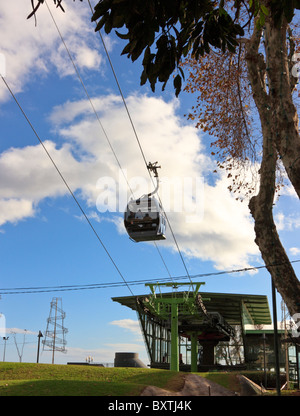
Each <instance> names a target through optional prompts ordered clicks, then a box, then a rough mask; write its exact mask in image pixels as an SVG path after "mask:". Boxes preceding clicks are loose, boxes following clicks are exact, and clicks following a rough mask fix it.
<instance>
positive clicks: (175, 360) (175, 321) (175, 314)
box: [170, 302, 179, 371]
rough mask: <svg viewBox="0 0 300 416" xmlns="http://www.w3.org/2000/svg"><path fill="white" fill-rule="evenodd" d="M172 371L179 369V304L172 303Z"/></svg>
mask: <svg viewBox="0 0 300 416" xmlns="http://www.w3.org/2000/svg"><path fill="white" fill-rule="evenodd" d="M170 370H171V371H179V351H178V304H177V303H176V302H172V303H171V363H170Z"/></svg>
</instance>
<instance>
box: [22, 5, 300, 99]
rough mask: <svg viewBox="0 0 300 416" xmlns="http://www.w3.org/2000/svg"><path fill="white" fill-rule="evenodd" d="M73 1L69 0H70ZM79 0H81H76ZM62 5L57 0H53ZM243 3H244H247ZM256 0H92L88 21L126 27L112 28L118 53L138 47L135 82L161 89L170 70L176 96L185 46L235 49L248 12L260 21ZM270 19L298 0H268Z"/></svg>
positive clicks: (289, 12) (196, 51)
mask: <svg viewBox="0 0 300 416" xmlns="http://www.w3.org/2000/svg"><path fill="white" fill-rule="evenodd" d="M73 1H75V0H73ZM80 1H82V0H80ZM53 2H54V4H55V5H56V7H59V8H60V9H61V10H62V11H64V8H63V5H62V3H63V0H53ZM43 3H44V0H37V3H36V5H35V4H34V0H31V6H32V12H31V13H30V14H29V16H28V18H30V17H32V16H36V12H37V10H38V8H39V6H40V5H41V4H43ZM247 3H248V5H247ZM264 3H265V1H262V0H249V1H248V2H245V1H244V0H226V1H225V0H218V1H216V0H201V1H200V0H164V1H163V2H162V1H159V0H147V1H144V0H100V1H99V2H98V3H97V5H96V6H95V11H94V14H93V17H92V21H97V20H98V19H99V21H98V23H97V27H96V29H95V30H96V31H99V30H100V29H101V28H103V27H104V30H105V32H106V33H110V32H111V31H112V30H113V29H118V30H119V29H121V28H123V27H125V28H126V29H127V32H126V33H120V32H119V31H118V30H116V34H117V35H118V36H119V38H121V39H123V40H127V41H128V43H127V44H126V46H125V47H124V49H123V52H122V54H123V55H127V57H128V58H130V59H131V60H132V61H133V62H134V61H136V60H137V59H138V58H139V57H140V56H141V55H142V53H143V52H144V54H143V60H142V66H143V71H142V74H141V85H144V84H145V83H146V82H147V81H149V83H150V86H151V89H152V91H155V85H156V83H157V82H158V81H159V82H162V83H163V89H164V88H165V86H166V83H167V82H168V80H169V78H170V76H171V75H172V74H173V73H174V72H175V71H176V75H175V76H174V80H173V84H174V88H175V93H176V96H178V94H179V93H180V91H181V88H182V80H183V79H184V73H183V71H182V68H181V66H180V62H181V60H182V59H183V58H185V57H186V56H187V55H188V53H189V52H191V53H192V55H193V56H194V57H195V58H196V59H198V58H199V57H200V56H204V55H205V54H206V53H209V52H210V51H211V49H212V48H213V49H219V50H221V51H223V52H225V51H226V50H227V51H230V52H232V53H233V52H236V47H237V46H238V42H237V39H238V37H239V36H243V34H244V29H243V28H244V26H246V25H247V24H248V23H249V22H251V20H252V19H253V17H255V16H259V19H258V24H260V25H263V24H264V21H265V18H266V16H267V15H268V9H267V7H266V6H265V4H264ZM269 3H270V5H269V6H270V7H271V10H272V12H273V13H274V14H275V15H276V22H277V24H280V21H281V19H282V18H283V16H284V17H285V18H286V19H287V20H288V22H290V21H291V20H292V18H293V16H294V10H295V9H300V0H283V1H278V0H269ZM243 7H246V9H247V13H248V21H247V22H246V23H245V25H244V26H243V25H240V24H239V23H238V19H239V16H240V12H241V9H242V8H243Z"/></svg>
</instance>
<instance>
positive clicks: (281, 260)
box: [246, 22, 300, 315]
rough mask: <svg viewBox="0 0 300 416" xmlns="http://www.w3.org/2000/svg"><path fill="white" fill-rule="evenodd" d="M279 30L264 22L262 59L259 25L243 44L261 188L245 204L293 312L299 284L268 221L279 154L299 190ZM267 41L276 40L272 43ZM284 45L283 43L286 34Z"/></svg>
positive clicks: (299, 306) (298, 307)
mask: <svg viewBox="0 0 300 416" xmlns="http://www.w3.org/2000/svg"><path fill="white" fill-rule="evenodd" d="M283 30H285V29H283V28H280V29H276V28H275V27H274V26H272V25H271V23H269V22H266V29H265V54H266V61H265V59H264V57H263V55H262V54H260V53H259V46H260V41H261V35H262V30H261V29H258V28H257V26H255V27H254V31H253V35H252V37H251V39H250V40H249V41H248V42H247V43H246V48H247V55H246V60H247V66H248V73H249V80H250V83H251V87H252V92H253V98H254V100H255V103H256V106H257V109H258V112H259V116H260V121H261V126H262V135H263V155H262V162H261V169H260V189H259V193H258V194H257V195H256V196H254V197H252V198H251V200H250V203H249V208H250V211H251V214H252V216H253V218H254V223H255V224H254V229H255V235H256V238H255V242H256V244H257V245H258V247H259V249H260V252H261V255H262V258H263V260H264V262H265V264H266V267H267V269H268V271H269V272H270V274H271V277H272V279H273V282H274V284H275V287H276V289H277V290H278V292H279V293H280V294H281V296H282V298H283V300H284V302H285V303H286V305H287V308H288V310H289V313H290V314H291V315H294V314H295V313H297V312H299V311H300V282H299V280H298V278H297V276H296V274H295V272H294V270H293V268H292V266H291V263H290V261H289V258H288V256H287V254H286V252H285V250H284V247H283V246H282V244H281V241H280V238H279V235H278V233H277V230H276V225H275V223H274V219H273V202H274V194H275V185H276V163H277V155H278V154H279V156H280V157H281V158H282V161H283V163H284V166H285V168H286V170H287V174H288V176H289V178H290V180H291V182H292V184H293V186H294V187H295V190H296V192H299V189H300V186H299V185H300V184H299V180H300V174H299V171H298V177H297V174H295V172H296V170H297V169H300V148H299V135H298V133H297V134H296V128H295V127H296V123H297V120H298V119H297V117H296V114H297V113H296V110H295V107H294V105H293V103H292V92H291V88H288V91H287V85H286V84H284V82H287V79H288V75H287V74H283V72H285V70H283V67H282V62H285V67H286V66H287V57H286V54H287V52H286V49H284V48H283V46H282V44H281V45H280V46H279V39H281V41H282V42H283ZM275 32H278V33H275ZM279 32H280V33H279ZM274 39H276V42H277V43H276V42H275V40H274ZM271 42H275V43H276V45H275V44H274V45H273V44H272V43H271ZM283 43H284V45H286V41H285V37H284V42H283ZM277 48H278V50H276V49H277ZM282 51H283V52H282ZM284 51H285V52H284ZM285 69H286V68H285ZM266 77H267V78H268V81H269V91H267V88H266V82H265V79H266ZM289 85H290V84H289ZM283 90H284V91H283ZM277 152H278V153H277ZM297 187H298V189H296V188H297ZM298 195H299V193H298Z"/></svg>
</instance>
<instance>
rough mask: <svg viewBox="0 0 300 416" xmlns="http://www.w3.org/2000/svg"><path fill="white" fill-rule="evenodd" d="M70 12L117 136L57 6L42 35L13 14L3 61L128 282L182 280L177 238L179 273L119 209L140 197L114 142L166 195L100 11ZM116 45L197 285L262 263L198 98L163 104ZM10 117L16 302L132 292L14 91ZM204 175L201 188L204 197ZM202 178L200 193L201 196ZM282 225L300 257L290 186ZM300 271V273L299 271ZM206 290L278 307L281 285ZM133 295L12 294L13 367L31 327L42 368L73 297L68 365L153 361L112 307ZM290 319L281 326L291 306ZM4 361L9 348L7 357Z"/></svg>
mask: <svg viewBox="0 0 300 416" xmlns="http://www.w3.org/2000/svg"><path fill="white" fill-rule="evenodd" d="M65 3H66V13H65V14H64V13H62V12H61V11H60V10H56V9H55V8H54V7H53V5H52V2H50V1H49V7H50V8H51V10H52V13H53V16H54V18H55V20H56V22H57V25H58V27H59V29H60V31H61V33H62V35H63V38H64V40H65V42H66V45H67V46H68V49H69V51H70V53H71V55H72V57H73V59H74V62H75V64H76V67H77V68H78V71H79V73H80V76H81V77H82V80H83V82H84V85H85V87H86V89H87V91H88V93H89V96H90V97H91V100H92V103H93V105H94V108H95V109H96V111H97V114H98V117H99V120H101V125H102V127H103V129H104V131H105V134H106V136H105V134H104V131H103V129H102V127H101V126H100V124H99V120H97V118H96V115H95V113H94V111H93V108H92V106H91V103H90V102H89V100H88V99H87V96H86V94H85V91H84V89H83V88H82V85H81V83H80V82H79V80H78V77H77V76H76V74H75V73H74V68H73V66H72V64H71V62H70V59H69V57H68V54H67V52H66V50H65V47H64V45H63V44H62V41H61V39H60V37H59V35H58V32H57V30H56V28H55V26H54V24H53V21H52V19H51V16H50V14H49V12H48V9H47V7H46V6H45V5H44V6H42V7H41V8H40V10H39V13H38V16H37V17H38V21H37V26H35V24H34V20H33V19H31V20H29V21H28V20H26V16H27V15H28V13H29V12H30V1H28V2H25V1H24V0H15V1H14V2H13V3H11V2H10V3H9V4H3V5H2V6H1V9H0V35H1V36H0V37H1V44H0V53H1V54H2V56H5V62H6V66H5V72H6V74H5V79H6V81H7V82H8V84H9V85H10V87H11V88H12V90H13V92H14V94H15V95H16V97H17V99H18V100H19V103H20V104H21V106H22V108H23V110H24V111H25V112H26V114H27V116H28V118H29V119H30V121H31V123H32V124H33V126H34V128H35V129H36V131H37V132H38V135H39V137H40V138H41V139H42V140H43V142H44V144H45V146H46V148H47V150H48V151H49V153H50V154H51V157H52V158H53V160H54V161H55V163H56V165H57V166H58V168H59V169H60V171H61V173H62V175H63V176H64V178H65V180H66V181H67V183H68V185H69V186H70V188H71V189H72V191H73V192H74V194H75V196H76V198H77V199H78V201H79V202H80V205H81V207H82V208H83V210H84V212H85V213H86V215H87V216H88V218H89V220H90V221H91V223H92V225H93V227H94V228H95V230H96V231H97V233H98V235H99V236H100V238H101V240H102V242H103V244H104V245H105V247H106V249H107V250H108V252H109V254H110V256H111V257H112V259H113V260H114V262H115V264H116V265H117V267H118V269H119V270H120V271H121V274H122V276H123V277H124V278H125V280H126V281H128V282H130V281H134V280H147V279H159V278H167V277H168V276H169V274H168V273H169V272H170V274H171V275H172V276H174V277H176V276H183V275H185V274H186V271H185V267H184V264H183V262H182V261H181V258H180V255H179V253H178V250H177V249H176V246H175V244H174V240H173V238H172V235H171V233H170V230H168V233H167V240H166V241H163V242H159V243H158V247H159V250H160V253H161V255H162V256H163V259H164V261H165V264H166V265H167V268H166V267H165V265H164V263H163V262H162V260H161V257H160V255H159V253H158V250H157V248H156V247H155V245H154V244H152V243H139V244H134V243H133V242H131V241H130V240H129V238H128V236H127V234H126V232H125V230H124V228H123V225H122V211H123V209H124V208H125V206H124V198H123V199H122V203H120V207H117V208H119V209H117V210H116V207H115V206H114V202H115V201H116V199H115V193H116V190H118V191H120V193H122V195H123V196H124V195H125V197H126V198H127V197H128V198H129V197H130V193H129V192H128V188H127V186H126V183H124V180H123V179H122V178H123V176H122V173H121V172H120V168H119V166H118V163H117V160H116V158H115V156H114V155H113V153H112V151H111V148H110V146H109V144H108V141H107V138H108V139H109V141H110V143H111V145H112V146H113V149H114V151H115V153H116V155H117V159H118V161H119V163H120V165H121V167H122V169H123V172H124V173H125V174H126V177H127V179H128V181H129V183H130V184H131V185H132V187H133V188H134V191H135V194H137V195H138V196H141V194H143V193H146V192H148V189H142V188H143V186H147V188H148V187H149V189H152V185H151V182H150V180H149V176H148V173H147V170H146V167H145V164H144V161H143V158H142V154H141V152H140V149H139V147H138V145H137V141H136V137H135V134H134V132H133V129H132V125H131V123H130V120H129V118H128V115H127V113H126V110H125V107H124V105H123V102H122V99H121V97H120V94H119V91H118V88H117V86H116V82H115V80H114V78H113V75H112V71H111V69H110V67H109V64H108V61H107V58H106V56H105V52H104V50H103V46H102V44H101V40H100V38H99V36H98V35H97V34H95V33H94V25H93V24H92V23H90V10H89V7H88V4H87V2H86V1H84V2H82V3H81V2H79V1H76V2H73V1H69V2H67V1H66V2H65ZM94 3H96V2H95V1H94V2H92V4H94ZM104 39H105V43H106V46H107V48H108V50H109V53H110V56H111V59H112V62H113V64H114V68H115V70H116V73H117V76H118V80H119V83H120V85H121V88H122V91H123V94H124V97H125V100H126V103H127V105H128V109H129V112H130V115H131V117H132V120H133V123H134V126H135V129H136V132H137V134H138V137H139V140H140V142H141V144H142V147H143V150H144V153H145V155H146V158H147V160H148V161H151V162H155V161H158V162H159V164H161V166H162V168H161V170H160V175H161V188H160V191H161V193H160V196H161V199H162V202H163V204H164V207H166V206H167V207H168V210H167V213H168V217H169V220H170V223H171V226H172V230H173V232H174V234H175V236H176V240H177V242H178V245H179V247H180V250H181V253H182V255H183V258H184V262H185V265H186V267H187V269H188V271H189V274H190V275H191V276H192V275H196V274H201V273H213V272H216V273H218V272H219V271H224V270H233V269H240V268H245V267H253V266H261V265H262V264H263V263H262V261H261V258H260V255H259V252H258V249H257V247H256V245H255V243H254V232H253V223H252V220H251V217H250V215H249V211H248V208H247V202H243V203H241V202H238V201H236V200H235V197H234V196H233V195H230V194H229V192H228V191H227V186H228V185H229V183H228V180H227V178H226V175H225V174H224V173H222V172H219V173H218V174H212V172H213V170H214V169H215V168H216V166H215V161H214V160H213V159H212V157H211V155H210V152H211V149H210V147H209V143H210V138H209V137H208V136H207V135H205V134H204V133H202V132H201V131H198V130H196V129H195V128H194V126H193V125H192V124H191V123H190V122H188V121H187V120H186V118H185V117H184V114H186V113H187V111H188V109H189V108H191V106H192V105H193V96H192V95H187V94H185V93H182V94H181V95H180V97H179V99H176V98H175V97H174V92H173V88H172V82H170V83H169V84H170V85H168V87H167V89H166V91H165V92H163V93H162V92H161V88H160V86H158V87H157V91H156V93H155V94H153V93H152V92H151V91H150V89H149V87H148V86H144V87H140V86H139V76H140V73H141V66H140V64H139V63H138V62H137V63H135V64H132V63H131V61H129V60H128V59H127V58H126V57H120V51H121V50H122V48H123V47H124V45H123V44H122V41H120V40H118V39H117V38H116V37H115V36H113V35H112V36H110V37H107V36H104ZM0 119H1V140H0V250H1V255H0V272H1V274H0V276H1V277H0V282H1V283H0V287H1V290H2V292H4V291H5V290H4V289H11V288H20V287H24V288H30V287H41V286H44V287H49V286H63V285H64V286H66V285H88V284H96V283H98V284H99V283H111V284H114V283H116V282H120V281H121V280H122V279H121V276H120V274H119V273H118V271H117V270H116V268H115V266H114V264H113V263H112V261H111V259H110V258H109V256H108V255H107V253H106V252H105V250H104V249H103V247H102V245H101V244H100V243H99V241H98V239H97V238H96V236H95V234H94V232H93V230H92V229H91V227H90V226H89V224H88V223H87V221H86V219H85V218H84V217H83V215H82V212H81V211H80V210H79V208H78V206H77V205H76V203H75V202H74V200H73V198H72V197H71V196H70V194H69V192H68V190H67V188H66V186H65V184H64V183H63V182H62V180H61V178H60V177H59V175H58V173H57V172H56V170H55V169H54V167H53V165H52V164H51V161H50V160H49V158H48V156H47V155H46V153H45V151H44V149H43V148H42V147H41V145H40V144H39V142H38V140H37V137H36V136H35V135H34V133H33V131H32V130H31V128H30V127H29V125H28V123H27V122H26V120H25V119H24V117H23V115H22V114H21V112H20V110H19V109H18V107H17V105H16V103H15V102H14V101H13V100H12V98H11V97H10V95H9V93H8V91H7V89H6V87H5V85H4V83H3V82H2V81H1V85H0ZM185 178H188V179H185ZM197 178H200V179H201V180H200V183H201V186H200V187H199V189H198V188H197V191H199V192H198V193H197V194H196V198H195V199H194V200H192V198H191V195H192V194H193V190H194V191H195V189H196V188H195V186H196V185H195V184H196V180H197ZM185 180H187V181H186V182H185ZM189 180H191V181H192V182H191V183H192V184H193V186H194V188H190V187H189V186H188V184H189V183H190V182H189ZM106 183H107V185H108V188H107V189H104V188H103V184H106ZM176 186H177V188H176ZM174 189H175V190H176V192H175V191H174ZM194 196H195V193H194ZM126 198H125V199H126ZM184 198H185V199H184ZM122 204H123V205H122ZM178 204H179V205H178ZM181 208H182V209H181ZM177 211H180V212H177ZM191 215H192V216H194V215H196V218H194V219H193V218H192V219H191V218H190V216H191ZM275 216H276V221H277V225H278V229H279V232H280V236H281V238H282V241H283V244H284V245H285V247H286V251H287V253H288V255H289V256H290V259H291V260H297V259H299V258H300V242H299V237H298V229H299V227H300V216H299V209H298V201H297V198H296V197H295V195H294V193H293V191H292V190H291V188H290V187H289V186H288V184H287V186H286V188H285V190H284V191H283V192H282V196H281V198H280V199H279V201H278V202H277V205H276V207H275ZM167 269H168V270H167ZM295 270H296V273H297V272H299V265H298V264H297V263H296V264H295ZM196 280H197V281H204V282H205V286H203V287H202V288H203V289H202V290H203V291H208V292H224V293H251V294H264V295H267V296H268V297H269V302H270V306H271V284H270V277H269V275H268V273H267V272H266V270H264V269H260V270H258V271H256V272H251V273H232V274H223V275H215V276H210V277H206V278H201V277H200V278H197V279H196ZM131 289H132V292H133V293H134V295H138V294H142V293H145V291H146V289H145V287H144V286H143V285H134V286H131ZM130 294H131V293H130V291H129V289H128V287H126V286H124V287H107V288H101V289H100V288H98V289H90V290H76V291H59V292H51V291H49V292H43V293H32V294H29V293H27V294H2V295H1V300H0V313H2V314H4V316H5V319H6V326H7V335H8V336H9V340H8V342H7V349H6V360H7V361H18V355H17V351H16V347H15V345H14V338H13V335H12V334H11V332H15V333H16V335H15V336H16V340H17V342H19V343H22V341H23V333H24V329H26V330H27V334H26V344H25V346H24V352H23V361H28V362H34V361H35V360H36V347H37V333H38V331H39V330H41V331H42V332H44V331H45V329H46V324H47V318H48V315H49V312H50V302H51V300H52V298H53V297H56V296H57V297H61V298H62V304H63V309H64V311H65V312H66V319H65V326H66V327H67V328H68V331H69V332H68V334H67V336H66V339H67V354H62V353H56V356H55V362H56V363H62V364H64V363H66V362H68V361H84V360H85V358H86V357H87V356H89V355H90V356H93V357H94V360H95V361H98V362H113V359H114V354H115V352H120V351H131V352H138V353H139V355H140V358H141V359H142V360H143V361H144V362H146V363H147V362H148V359H147V354H146V351H145V348H144V344H143V340H142V337H141V334H140V331H139V325H138V322H137V317H136V314H135V313H134V312H133V311H131V310H128V309H126V308H124V307H122V306H121V305H119V304H117V303H115V302H112V300H111V298H112V297H117V296H128V295H130ZM278 313H279V317H280V297H279V296H278ZM2 351H3V341H2V339H1V340H0V357H2V356H1V354H2ZM0 359H1V358H0ZM40 361H41V362H51V354H50V353H49V352H46V351H44V352H42V354H41V357H40Z"/></svg>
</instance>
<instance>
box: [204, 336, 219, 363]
mask: <svg viewBox="0 0 300 416" xmlns="http://www.w3.org/2000/svg"><path fill="white" fill-rule="evenodd" d="M217 344H218V341H205V342H203V343H202V346H203V361H202V364H203V365H214V364H215V346H216V345H217Z"/></svg>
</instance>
